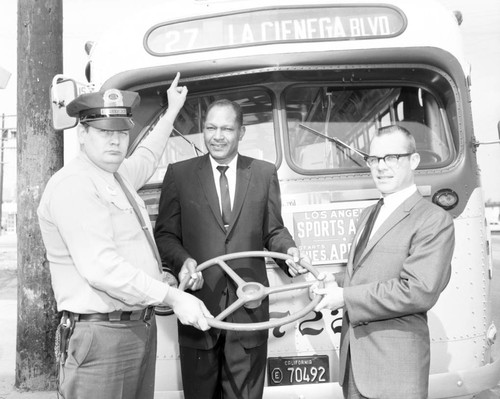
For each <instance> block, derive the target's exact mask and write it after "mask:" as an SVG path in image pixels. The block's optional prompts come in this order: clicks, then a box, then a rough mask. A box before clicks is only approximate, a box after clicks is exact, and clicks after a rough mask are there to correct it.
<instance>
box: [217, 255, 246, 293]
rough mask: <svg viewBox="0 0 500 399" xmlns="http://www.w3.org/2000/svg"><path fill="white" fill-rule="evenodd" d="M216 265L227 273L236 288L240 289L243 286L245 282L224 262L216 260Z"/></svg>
mask: <svg viewBox="0 0 500 399" xmlns="http://www.w3.org/2000/svg"><path fill="white" fill-rule="evenodd" d="M217 264H218V265H219V266H220V267H221V268H222V269H223V270H224V271H225V272H226V273H227V275H228V276H229V277H231V279H232V280H233V281H234V282H235V283H236V285H237V286H238V287H241V286H242V285H243V284H245V280H243V279H242V278H241V277H240V276H238V274H236V272H235V271H234V270H233V269H231V268H230V267H229V265H228V264H227V263H226V262H224V261H223V260H222V259H220V258H219V259H217Z"/></svg>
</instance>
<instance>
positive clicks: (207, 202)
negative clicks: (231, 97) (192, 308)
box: [155, 100, 308, 399]
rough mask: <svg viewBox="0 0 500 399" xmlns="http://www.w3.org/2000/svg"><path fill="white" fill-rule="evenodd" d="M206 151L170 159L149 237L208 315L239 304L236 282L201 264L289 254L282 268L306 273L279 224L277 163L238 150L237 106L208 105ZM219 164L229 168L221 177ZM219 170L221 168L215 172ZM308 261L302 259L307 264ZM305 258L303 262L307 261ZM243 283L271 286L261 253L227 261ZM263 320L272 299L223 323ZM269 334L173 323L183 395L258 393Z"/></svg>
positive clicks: (242, 395) (241, 129)
mask: <svg viewBox="0 0 500 399" xmlns="http://www.w3.org/2000/svg"><path fill="white" fill-rule="evenodd" d="M203 134H204V140H205V144H206V147H207V149H208V151H209V154H207V155H204V156H202V157H198V158H193V159H189V160H187V161H182V162H178V163H175V164H171V165H169V167H168V170H167V173H166V175H165V179H164V182H163V188H162V193H161V197H160V205H159V213H158V219H157V221H156V228H155V238H156V242H157V245H158V248H159V251H160V254H161V257H162V260H163V261H164V262H165V263H166V264H167V265H168V266H169V267H171V268H172V269H173V270H174V271H175V272H176V273H178V275H179V279H180V280H181V281H182V280H184V278H185V276H190V278H189V281H188V284H187V287H188V288H189V289H191V290H193V291H194V292H193V294H194V295H196V296H197V297H198V298H200V299H201V300H202V301H203V302H204V303H205V304H206V306H207V308H208V309H209V310H210V312H211V313H212V314H213V315H217V314H219V313H220V312H221V310H223V309H225V308H226V307H227V306H228V305H229V304H231V303H233V302H235V300H236V298H237V297H236V292H235V291H236V286H235V284H234V282H233V281H232V280H231V279H228V278H227V276H226V275H225V273H224V272H223V271H222V269H221V268H219V267H218V266H213V267H210V268H208V269H206V270H205V271H203V276H202V275H201V273H199V272H196V271H195V268H196V266H197V264H200V263H202V262H204V261H206V260H208V259H211V258H214V257H216V256H220V255H224V254H228V253H234V252H241V251H262V250H263V248H267V249H269V250H270V251H276V252H282V253H287V254H289V255H292V256H293V258H294V259H293V261H287V263H286V264H285V263H283V264H280V266H281V267H282V268H283V269H287V266H288V270H287V271H288V272H289V273H290V275H292V276H294V275H296V274H299V273H304V272H305V271H306V270H305V269H304V268H302V267H301V266H299V265H298V264H297V263H296V262H299V260H300V259H301V257H300V253H299V250H298V249H297V248H296V247H295V243H294V241H293V239H292V237H291V235H290V233H289V232H288V230H287V229H286V228H285V227H284V225H283V220H282V217H281V199H280V188H279V182H278V177H277V172H276V168H275V166H274V165H272V164H270V163H268V162H264V161H260V160H256V159H253V158H249V157H245V156H242V155H239V154H238V143H239V141H240V140H241V139H242V138H243V135H244V134H245V127H244V126H243V116H242V111H241V109H240V107H239V105H238V104H237V103H234V102H231V101H227V100H220V101H217V102H215V103H212V104H211V105H210V106H209V107H208V109H207V113H206V118H205V122H204V130H203ZM222 166H228V169H227V170H225V171H224V173H222V172H220V171H219V169H221V167H222ZM218 167H219V168H218ZM303 261H304V260H302V262H303ZM305 261H306V262H308V260H305ZM228 264H229V266H230V267H231V268H232V269H233V270H234V271H235V272H236V273H237V274H238V275H239V276H240V277H242V278H243V279H244V280H246V281H257V282H259V283H261V284H263V285H266V286H267V285H269V283H268V279H267V274H266V267H265V262H264V259H262V258H246V259H239V260H234V261H230V262H228ZM268 319H269V301H268V300H267V299H266V300H264V301H263V303H262V305H261V306H260V307H257V308H255V309H246V308H243V307H242V308H240V309H239V310H237V311H236V312H234V313H233V314H231V315H230V316H228V318H227V319H226V321H229V322H236V323H252V322H261V321H266V320H268ZM267 338H268V332H267V330H265V331H252V332H236V331H221V330H218V329H211V330H210V331H209V332H207V333H204V332H201V333H200V331H197V330H196V329H194V328H185V327H184V326H183V325H180V324H179V345H180V357H181V370H182V381H183V388H184V397H185V398H186V399H200V398H231V399H235V398H244V399H252V398H255V399H257V398H261V397H262V393H263V388H264V374H265V368H266V357H267Z"/></svg>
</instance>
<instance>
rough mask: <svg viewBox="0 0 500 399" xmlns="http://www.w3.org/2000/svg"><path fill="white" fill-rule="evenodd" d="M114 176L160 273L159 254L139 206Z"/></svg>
mask: <svg viewBox="0 0 500 399" xmlns="http://www.w3.org/2000/svg"><path fill="white" fill-rule="evenodd" d="M114 176H115V179H116V180H117V181H118V183H119V184H120V187H121V188H122V190H123V192H124V193H125V196H126V197H127V199H128V202H129V203H130V205H131V206H132V209H133V210H134V212H135V215H136V216H137V219H138V220H139V223H140V224H141V227H142V230H143V231H144V234H146V238H147V240H148V243H149V245H150V246H151V249H152V250H153V253H154V254H155V258H156V261H157V262H158V269H159V270H160V273H162V272H163V268H162V264H161V257H160V253H159V252H158V248H157V246H156V243H155V242H154V239H153V234H152V233H151V232H150V231H149V229H148V226H147V224H146V221H145V220H144V217H143V216H142V213H141V210H140V209H139V205H137V201H136V200H135V198H134V196H133V195H132V193H131V192H130V191H129V189H128V188H127V186H126V185H125V182H124V181H123V179H122V177H121V176H120V175H119V174H118V173H114Z"/></svg>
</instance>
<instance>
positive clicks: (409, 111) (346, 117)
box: [284, 85, 452, 172]
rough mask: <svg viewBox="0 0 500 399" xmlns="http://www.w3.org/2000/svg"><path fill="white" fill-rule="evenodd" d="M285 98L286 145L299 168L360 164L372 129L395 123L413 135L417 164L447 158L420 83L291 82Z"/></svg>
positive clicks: (435, 112) (446, 144)
mask: <svg viewBox="0 0 500 399" xmlns="http://www.w3.org/2000/svg"><path fill="white" fill-rule="evenodd" d="M284 98H285V103H286V117H287V125H288V137H289V151H290V154H291V160H292V163H293V166H295V167H296V168H298V169H300V170H303V171H306V172H307V171H313V170H314V171H318V170H324V171H325V172H329V171H330V172H331V171H336V170H346V169H351V168H360V167H361V168H364V167H365V166H366V165H365V163H364V159H363V155H364V154H366V153H367V152H368V151H369V143H370V140H371V139H372V138H373V135H374V134H375V131H376V130H377V129H378V128H379V127H381V126H386V125H390V124H395V123H397V124H399V125H402V126H404V127H405V128H407V129H408V130H409V131H410V132H411V133H412V134H413V136H414V137H415V140H416V142H417V150H418V152H419V153H420V154H421V158H422V160H421V164H420V166H421V167H436V165H437V164H442V163H446V162H448V161H449V159H450V156H451V148H452V146H451V145H450V143H451V140H450V138H449V137H448V135H447V134H446V129H445V124H444V123H443V121H442V120H441V117H440V115H441V111H440V109H439V107H438V105H437V102H436V100H435V98H434V97H433V96H432V95H431V94H430V93H427V92H425V91H423V90H422V89H420V88H411V87H377V88H345V87H344V88H340V89H339V88H332V87H328V86H324V85H321V86H311V85H307V86H294V87H291V88H290V89H289V90H286V92H285V95H284ZM318 154H322V155H323V156H318Z"/></svg>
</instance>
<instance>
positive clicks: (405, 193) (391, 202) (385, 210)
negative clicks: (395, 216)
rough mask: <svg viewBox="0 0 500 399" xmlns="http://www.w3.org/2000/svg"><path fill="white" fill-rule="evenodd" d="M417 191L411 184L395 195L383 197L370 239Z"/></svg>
mask: <svg viewBox="0 0 500 399" xmlns="http://www.w3.org/2000/svg"><path fill="white" fill-rule="evenodd" d="M416 191H417V186H416V185H415V184H412V185H411V186H409V187H407V188H404V189H402V190H401V191H398V192H396V193H392V194H389V195H387V196H385V197H384V205H382V208H380V212H379V214H378V216H377V219H376V220H375V223H374V225H373V229H372V232H371V234H370V238H371V237H373V234H374V233H375V232H376V231H377V230H378V228H379V227H380V226H382V224H383V223H384V222H385V221H386V220H387V219H388V218H389V216H391V214H392V212H394V211H395V210H396V208H397V207H398V206H400V205H401V204H402V203H403V202H404V201H406V200H407V199H408V198H410V197H411V196H412V195H413V194H414V193H415V192H416Z"/></svg>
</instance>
